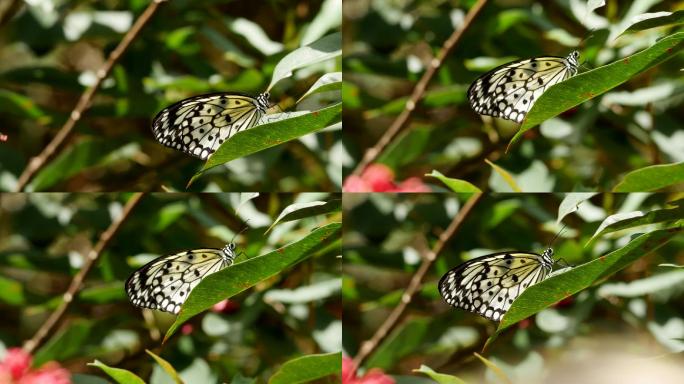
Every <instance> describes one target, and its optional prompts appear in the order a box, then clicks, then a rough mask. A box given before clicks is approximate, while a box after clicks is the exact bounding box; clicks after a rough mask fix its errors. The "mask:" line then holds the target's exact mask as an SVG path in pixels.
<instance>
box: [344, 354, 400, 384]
mask: <svg viewBox="0 0 684 384" xmlns="http://www.w3.org/2000/svg"><path fill="white" fill-rule="evenodd" d="M394 383H395V382H394V379H393V378H392V377H391V376H387V375H385V374H384V373H383V372H382V370H381V369H378V368H372V369H371V370H370V371H368V372H366V374H365V375H363V377H356V368H355V367H354V363H353V362H352V359H350V358H348V357H346V356H345V357H342V384H394Z"/></svg>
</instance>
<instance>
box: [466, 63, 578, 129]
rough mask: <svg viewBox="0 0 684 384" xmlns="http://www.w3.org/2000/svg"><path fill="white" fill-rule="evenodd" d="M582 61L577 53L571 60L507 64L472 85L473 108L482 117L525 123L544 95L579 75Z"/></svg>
mask: <svg viewBox="0 0 684 384" xmlns="http://www.w3.org/2000/svg"><path fill="white" fill-rule="evenodd" d="M578 57H579V53H578V52H577V51H575V52H572V53H571V54H570V55H568V57H555V56H545V57H535V58H531V59H525V60H519V61H514V62H512V63H508V64H504V65H502V66H500V67H498V68H495V69H493V70H492V71H490V72H488V73H486V74H485V75H483V76H481V77H480V78H478V79H477V80H475V82H474V83H473V84H471V86H470V88H469V89H468V100H469V101H470V105H471V106H472V108H473V110H475V112H477V113H479V114H480V115H488V116H494V117H499V118H502V119H507V120H513V121H515V122H517V123H521V122H522V121H523V119H524V118H525V116H526V115H527V112H529V110H530V109H531V108H532V105H533V104H534V102H535V101H536V100H537V99H538V98H539V97H540V96H541V95H542V93H544V92H545V91H546V90H547V89H548V88H550V87H551V86H552V85H554V84H557V83H559V82H561V81H563V80H566V79H568V78H569V77H571V76H574V75H575V74H576V73H577V65H578V64H577V58H578Z"/></svg>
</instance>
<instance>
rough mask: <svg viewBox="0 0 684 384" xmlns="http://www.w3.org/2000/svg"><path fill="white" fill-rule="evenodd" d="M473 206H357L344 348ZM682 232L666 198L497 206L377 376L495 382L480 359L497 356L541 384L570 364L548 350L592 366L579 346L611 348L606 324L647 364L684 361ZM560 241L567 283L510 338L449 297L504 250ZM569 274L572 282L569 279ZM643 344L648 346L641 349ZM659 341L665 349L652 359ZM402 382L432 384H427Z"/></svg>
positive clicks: (349, 226) (511, 317)
mask: <svg viewBox="0 0 684 384" xmlns="http://www.w3.org/2000/svg"><path fill="white" fill-rule="evenodd" d="M465 197H466V196H448V195H447V196H445V195H437V194H432V195H399V196H390V195H381V194H369V195H361V194H355V195H354V196H350V198H349V199H347V198H346V197H345V201H344V210H343V211H344V217H345V220H344V234H345V236H344V245H343V247H344V257H345V263H344V267H343V290H342V300H343V308H344V313H345V327H344V329H345V332H344V334H343V345H344V348H345V351H347V352H348V353H349V354H350V355H353V354H354V353H355V351H358V349H359V346H360V345H361V343H362V342H363V341H364V340H367V339H368V338H370V336H371V335H372V334H373V333H374V332H375V330H376V329H377V328H378V327H379V325H380V324H381V323H382V322H383V321H384V319H386V318H387V315H388V313H389V312H390V311H392V310H393V309H394V307H395V306H396V305H397V303H398V302H399V300H400V299H401V297H402V294H403V293H404V290H405V289H406V286H407V285H408V282H409V280H410V279H411V278H412V275H413V274H414V273H415V272H416V270H417V269H418V266H419V264H420V262H421V254H424V253H425V250H426V249H427V248H429V247H431V246H432V244H434V243H435V242H436V241H437V238H438V236H439V234H440V233H442V231H444V229H445V228H446V227H447V226H448V225H449V222H450V221H451V220H452V218H453V217H454V216H455V215H456V213H457V212H458V211H459V207H460V205H461V204H463V202H464V201H465ZM564 226H565V228H564V229H563V227H564ZM683 231H684V200H681V199H679V200H677V197H676V196H670V195H666V194H655V195H648V194H619V195H611V194H598V195H596V194H579V193H575V194H567V195H549V194H525V195H523V194H517V195H511V194H507V195H498V196H485V197H483V198H482V199H481V200H480V201H479V202H478V204H477V205H476V206H475V208H474V210H472V211H471V212H470V214H469V215H468V216H467V217H466V218H465V221H464V222H463V224H462V226H461V228H460V229H459V230H458V232H457V233H456V235H455V237H454V238H453V239H451V241H449V242H448V243H447V245H446V248H445V249H444V250H443V251H442V252H441V254H439V255H437V260H436V261H435V264H434V265H433V268H432V269H431V270H430V272H429V273H428V274H427V276H426V277H425V278H424V279H423V285H422V288H421V289H420V290H419V292H418V294H417V295H416V296H415V297H414V299H413V301H412V302H411V304H410V305H409V307H408V308H407V310H406V312H405V313H404V316H403V317H402V319H403V321H401V322H400V323H399V324H398V325H397V327H396V328H395V329H394V330H393V331H392V332H391V333H390V334H389V336H388V337H387V338H386V339H384V341H383V342H382V343H381V344H380V345H378V346H377V348H376V349H375V350H374V351H373V353H372V354H371V355H370V356H369V357H368V359H367V360H366V363H365V368H366V369H368V368H372V367H377V368H380V369H383V370H385V371H386V372H388V373H392V374H393V375H395V376H396V375H402V374H412V375H415V373H413V372H412V371H413V370H418V369H420V372H423V373H425V374H428V375H429V376H431V377H432V379H433V380H437V381H439V382H440V383H454V382H459V381H456V380H455V378H453V377H451V376H449V375H446V376H448V377H446V376H445V377H442V378H440V379H438V378H439V377H441V376H440V375H439V374H436V373H434V372H433V371H432V370H434V371H438V372H441V373H444V374H446V373H450V374H453V373H457V375H458V376H459V377H466V378H468V382H482V369H483V366H482V364H481V363H480V362H479V360H478V359H476V358H475V356H474V355H473V353H474V352H479V351H482V350H484V353H482V354H483V355H484V357H483V358H482V359H483V360H484V361H487V363H493V364H494V365H495V366H498V367H500V368H501V370H502V371H503V372H505V376H507V377H509V378H516V379H517V380H512V381H513V382H529V381H532V382H534V381H537V380H539V379H540V378H544V377H545V376H544V375H546V374H549V371H550V370H552V368H551V367H552V366H553V365H554V363H555V362H557V360H555V359H553V358H549V359H548V360H545V358H543V357H541V356H547V355H549V356H552V355H553V353H545V348H547V349H548V351H551V350H552V349H553V350H558V349H556V348H560V349H562V350H563V351H567V352H568V353H572V354H574V356H577V355H578V354H579V355H581V354H583V353H590V352H587V348H588V349H589V350H590V349H591V348H590V347H582V346H574V347H573V343H575V341H576V339H577V337H580V336H589V337H593V336H597V337H598V335H599V334H601V333H602V332H603V328H604V324H610V327H609V328H610V330H611V332H617V333H618V334H619V337H620V339H624V340H627V339H628V340H630V342H628V343H627V345H626V346H625V347H627V348H631V349H633V350H637V351H639V353H640V354H641V355H642V356H643V355H644V354H645V355H647V356H653V355H660V354H661V353H664V352H665V353H667V352H678V351H681V350H684V342H682V340H684V331H682V330H683V329H684V328H682V327H681V324H684V311H682V308H684V306H683V304H684V301H682V300H684V296H682V293H683V292H684V291H683V290H682V287H683V286H684V285H683V284H684V270H682V268H683V267H682V265H683V264H684V262H683V261H684V253H683V252H682V249H683V248H682V246H683V245H684V236H682V232H683ZM556 234H559V237H558V238H557V239H556V240H555V243H554V244H553V247H554V249H555V258H556V259H563V260H564V261H561V262H559V263H558V265H557V266H556V269H557V270H558V271H557V272H554V274H553V275H552V276H551V277H549V278H548V279H546V280H544V281H543V282H541V283H539V284H537V285H535V286H533V287H531V288H529V289H528V290H526V291H525V292H524V293H523V294H522V295H521V296H520V297H519V298H518V299H517V300H516V301H514V303H513V305H512V307H511V309H510V310H509V311H508V313H507V314H506V316H505V317H504V318H503V320H502V321H501V322H500V323H498V325H497V323H494V322H491V321H489V320H486V319H484V318H482V317H479V316H478V315H476V314H472V313H470V312H466V311H463V310H458V309H454V308H453V307H450V306H448V305H447V304H446V303H445V302H444V301H443V299H442V298H441V297H440V295H439V292H438V290H437V282H438V281H439V279H440V278H441V277H442V276H443V275H444V274H445V273H446V272H447V271H448V270H449V269H451V268H453V267H455V266H457V265H458V264H460V263H462V262H463V261H465V260H468V259H471V258H473V257H478V256H482V255H485V254H489V253H493V252H497V251H502V250H520V251H527V252H537V253H541V251H543V250H544V249H545V248H546V247H547V246H548V245H549V243H550V242H551V241H552V239H553V238H554V236H556ZM566 263H567V264H570V265H572V266H573V268H571V269H569V270H565V269H562V266H563V265H564V264H566ZM647 308H649V309H648V310H647ZM513 325H515V326H514V327H512V326H513ZM630 332H636V333H641V334H643V333H645V334H646V336H644V337H641V338H633V337H629V336H628V335H629V334H630ZM654 340H655V341H656V342H657V343H658V344H659V348H653V345H652V344H653V343H654ZM543 345H546V347H544V346H543ZM614 348H620V347H614ZM617 350H618V349H616V350H613V351H611V350H610V349H609V350H608V351H607V353H612V352H615V351H617ZM511 355H516V356H519V358H511ZM597 358H598V357H597ZM592 361H594V360H592ZM677 361H679V364H681V357H680V358H679V360H677ZM421 365H425V367H422V368H421ZM490 374H491V372H490ZM402 380H406V381H402V382H406V383H411V382H415V383H422V382H423V381H421V380H423V379H421V378H419V377H418V376H413V377H412V378H411V379H408V378H402ZM496 381H497V382H502V381H501V380H496ZM542 381H543V380H542ZM426 382H427V381H426Z"/></svg>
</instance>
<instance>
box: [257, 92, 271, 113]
mask: <svg viewBox="0 0 684 384" xmlns="http://www.w3.org/2000/svg"><path fill="white" fill-rule="evenodd" d="M270 97H271V94H270V93H268V92H264V93H262V94H260V95H259V96H257V97H256V107H257V108H258V109H259V110H260V111H261V112H262V113H266V110H267V109H269V108H270V107H271V106H270V105H269V103H268V99H269V98H270Z"/></svg>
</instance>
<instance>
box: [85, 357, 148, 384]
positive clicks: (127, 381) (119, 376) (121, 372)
mask: <svg viewBox="0 0 684 384" xmlns="http://www.w3.org/2000/svg"><path fill="white" fill-rule="evenodd" d="M88 365H90V366H93V367H98V368H100V369H101V370H103V371H104V372H105V373H106V374H108V375H109V377H111V378H112V379H114V380H115V381H116V382H117V383H119V384H145V382H144V381H143V379H141V378H140V377H138V376H137V375H136V374H135V373H133V372H131V371H127V370H125V369H121V368H112V367H109V366H107V365H105V364H104V363H102V362H100V361H99V360H95V361H94V362H92V363H88Z"/></svg>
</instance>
